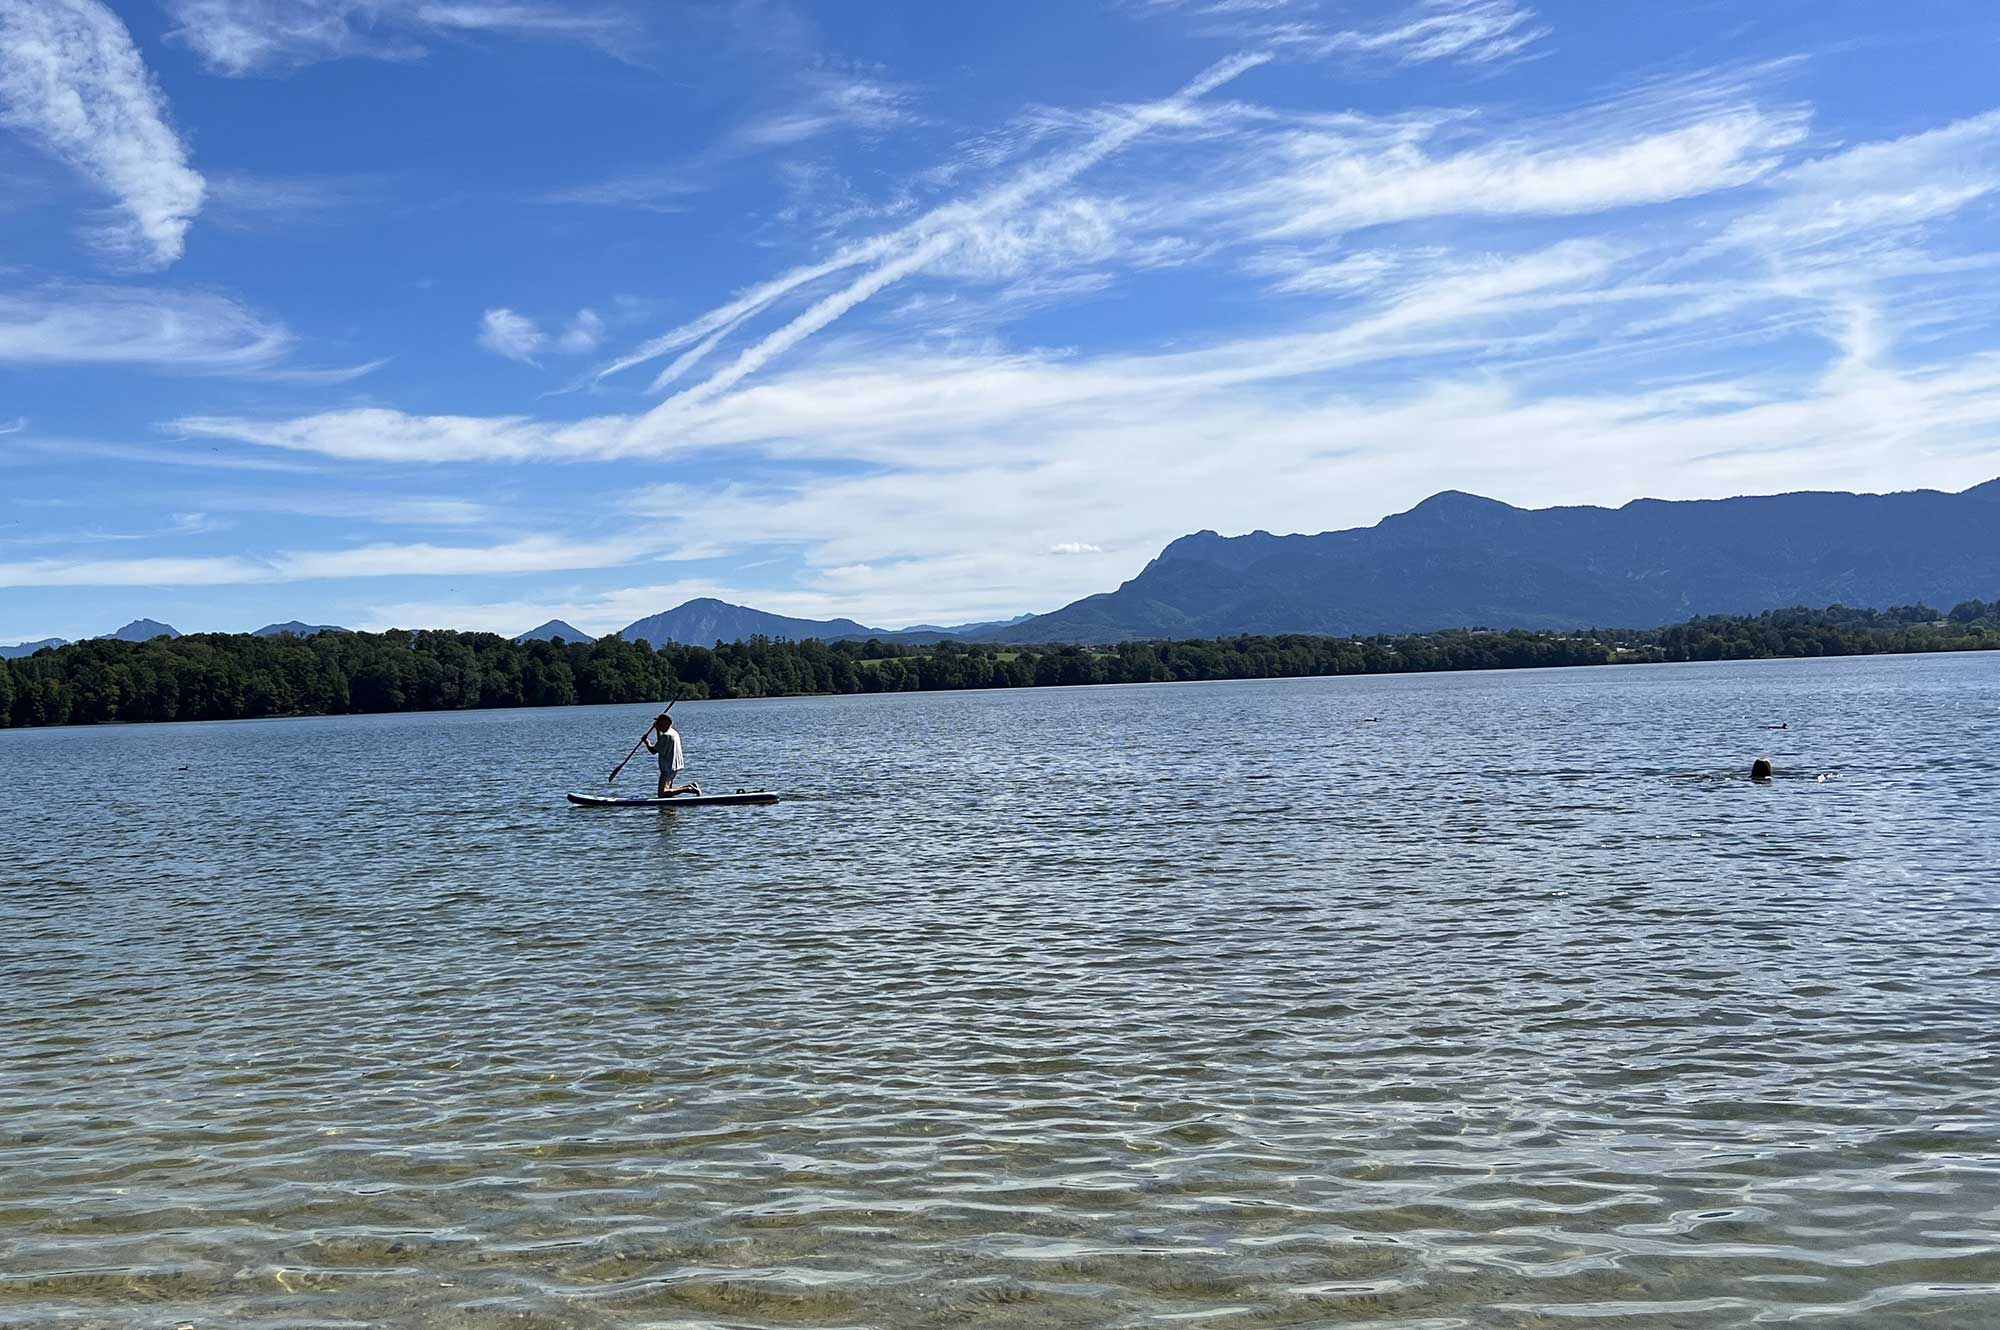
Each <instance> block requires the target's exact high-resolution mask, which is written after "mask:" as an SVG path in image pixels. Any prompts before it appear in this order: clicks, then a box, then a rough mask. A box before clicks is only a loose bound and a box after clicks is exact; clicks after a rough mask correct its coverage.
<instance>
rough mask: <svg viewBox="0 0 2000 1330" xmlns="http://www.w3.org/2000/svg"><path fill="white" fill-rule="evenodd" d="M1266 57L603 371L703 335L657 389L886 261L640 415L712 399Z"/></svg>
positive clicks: (765, 288)
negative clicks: (840, 277)
mask: <svg viewBox="0 0 2000 1330" xmlns="http://www.w3.org/2000/svg"><path fill="white" fill-rule="evenodd" d="M1270 58H1271V57H1270V55H1269V54H1268V53H1265V52H1261V51H1255V52H1245V53H1242V54H1239V55H1235V56H1231V57H1230V58H1229V59H1227V60H1223V61H1220V62H1218V63H1216V64H1214V65H1211V66H1209V68H1207V69H1206V70H1204V71H1202V73H1201V74H1200V75H1199V76H1197V77H1196V78H1195V79H1194V80H1193V81H1192V82H1190V83H1188V84H1186V85H1185V86H1183V87H1182V88H1181V89H1180V90H1179V91H1177V92H1175V93H1174V94H1173V96H1171V97H1169V98H1167V99H1166V100H1165V101H1160V102H1153V103H1149V104H1147V105H1144V106H1140V107H1138V108H1135V109H1134V110H1133V111H1132V112H1131V113H1130V114H1127V115H1125V116H1124V117H1122V118H1121V119H1120V120H1119V121H1118V122H1117V123H1116V124H1113V125H1111V126H1110V127H1108V128H1106V129H1104V130H1102V131H1100V132H1099V133H1098V134H1097V135H1096V137H1094V138H1092V139H1090V140H1089V141H1088V142H1086V143H1084V144H1083V145H1082V146H1081V147H1078V148H1076V149H1073V150H1072V151H1069V152H1066V153H1062V154H1059V155H1058V156H1057V157H1055V158H1054V160H1052V161H1049V162H1047V163H1044V164H1043V165H1041V166H1037V167H1034V168H1032V169H1030V170H1027V171H1023V172H1022V173H1021V174H1019V175H1018V176H1016V177H1015V178H1014V179H1012V180H1010V181H1008V182H1007V183H1006V184H1004V185H1002V186H1000V187H999V188H997V189H994V190H992V191H990V192H988V193H986V194H984V195H981V196H979V197H978V198H976V199H973V200H971V201H970V202H961V203H951V204H946V205H944V206H942V207H939V208H935V209H933V210H932V211H930V212H928V213H926V214H925V215H924V216H922V217H920V218H918V219H917V220H916V221H914V222H911V223H910V224H909V225H907V226H904V227H900V228H898V229H897V230H895V231H892V232H889V233H888V234H886V235H883V236H878V237H875V238H874V239H871V240H866V241H862V242H859V243H858V244H855V245H852V246H849V247H847V248H846V249H844V250H842V251H841V252H839V253H837V254H835V255H834V256H833V257H832V258H830V259H827V260H825V261H824V262H821V263H817V264H811V265H808V266H805V267H800V268H794V269H793V270H792V271H791V272H789V273H786V274H785V275H784V276H782V277H779V278H776V279H774V280H772V281H769V282H766V283H764V284H763V285H761V286H758V287H755V288H753V289H752V290H750V291H748V292H746V293H745V294H744V295H742V296H740V297H739V298H737V299H736V300H734V301H731V302H730V303H729V304H727V305H724V306H722V307H720V308H718V309H716V310H714V311H711V312H710V313H709V314H707V315H704V316H703V317H702V318H700V319H697V320H695V321H694V322H693V323H689V324H686V325H684V326H683V327H681V328H677V329H675V330H674V331H673V332H671V333H668V334H666V335H665V336H664V337H661V338H658V339H655V341H653V342H650V343H648V344H647V345H646V346H645V347H641V348H639V350H638V351H636V352H634V353H633V354H632V355H630V356H627V357H626V358H625V359H624V360H622V361H619V362H617V363H616V364H614V365H613V366H611V367H609V368H607V369H606V370H604V371H603V373H607V374H608V373H613V372H615V371H616V370H617V369H620V368H624V367H625V366H627V365H631V364H637V363H639V361H640V360H643V359H650V358H652V356H656V355H659V354H662V353H664V352H665V351H667V350H672V349H674V348H675V347H679V346H685V345H686V344H687V343H688V342H690V341H693V340H695V339H696V338H706V339H707V340H706V341H704V342H703V343H702V344H701V345H700V346H698V347H696V348H695V350H694V351H692V352H689V353H688V354H686V355H683V356H682V357H681V358H680V359H679V360H677V361H676V362H675V363H674V364H673V365H671V366H669V367H668V368H667V370H666V371H665V372H664V373H662V374H661V375H660V377H659V378H658V379H657V380H655V385H656V386H663V385H664V384H666V383H671V382H673V381H674V380H675V379H677V378H679V377H680V375H681V374H682V373H685V372H686V370H687V369H688V368H689V367H691V366H692V365H693V364H694V363H695V362H696V361H698V360H700V359H701V358H702V356H704V355H705V354H707V352H708V351H709V350H710V349H712V348H713V346H714V345H715V343H716V342H718V341H719V340H720V339H721V337H722V336H724V335H726V334H727V332H728V331H729V330H730V329H731V328H733V327H734V326H735V325H736V324H738V323H741V322H742V321H743V320H744V319H746V318H748V317H750V316H751V315H752V314H754V313H756V312H757V311H758V310H761V309H763V308H764V307H765V306H767V305H769V304H770V303H771V302H772V301H774V300H776V299H778V298H779V297H781V296H783V295H784V294H786V293H787V292H789V291H792V290H795V289H797V288H798V287H799V286H801V285H804V284H805V283H807V282H810V281H816V280H818V279H819V278H822V277H826V276H829V275H831V274H833V273H835V272H840V271H843V270H845V269H847V268H852V267H855V266H857V265H858V264H862V263H871V262H876V261H877V260H878V259H881V260H882V261H880V262H876V266H875V267H873V268H870V269H869V270H868V271H867V272H865V273H863V274H862V275H861V276H859V277H857V278H855V279H854V280H853V281H851V282H849V283H848V284H847V285H846V286H845V287H843V288H842V289H840V290H839V291H836V292H833V293H832V294H830V295H828V296H825V297H823V298H822V299H820V300H819V301H817V302H816V303H814V304H813V305H812V306H811V307H810V308H808V309H807V310H806V311H805V312H804V313H802V314H800V315H798V316H797V317H796V318H794V319H792V320H791V322H789V323H787V324H785V326H784V327H782V328H779V329H778V330H777V331H776V332H773V333H771V334H769V335H767V336H766V337H765V338H764V339H763V340H761V341H759V342H757V343H756V344H755V345H753V346H751V347H749V348H747V349H746V350H744V351H743V352H742V354H740V355H739V356H737V358H736V359H735V361H734V362H732V363H731V364H730V365H729V366H728V367H727V368H726V369H723V370H720V371H718V372H717V373H716V374H714V375H712V376H710V377H709V378H708V379H706V380H704V381H702V382H701V383H699V384H696V385H695V386H694V387H692V388H689V389H686V390H685V391H683V392H680V393H677V394H675V395H674V396H673V397H670V398H668V399H667V400H666V401H665V402H662V403H661V404H660V405H659V406H657V407H655V408H654V409H653V410H652V411H651V412H649V413H647V415H646V416H645V417H644V419H645V420H646V421H647V422H658V421H660V420H661V419H663V418H664V417H665V416H666V415H667V414H668V413H669V411H670V410H675V409H683V408H686V407H689V406H697V405H700V404H702V403H704V402H707V401H710V400H712V399H713V398H715V397H717V396H718V395H720V394H721V393H723V392H726V391H728V390H729V389H730V388H732V387H734V386H735V385H736V384H737V383H739V382H741V381H742V379H743V378H744V377H745V376H746V375H749V374H754V373H755V372H756V371H757V370H759V369H761V368H763V367H764V366H765V365H766V364H768V363H770V361H771V360H772V359H774V358H775V357H777V356H779V355H782V354H783V353H784V352H786V351H789V350H791V349H792V348H793V347H795V346H797V345H798V344H799V343H800V342H803V341H804V340H805V339H806V338H808V337H810V336H812V335H813V334H814V333H816V332H818V331H820V330H821V329H822V328H825V327H826V326H827V325H828V324H830V323H832V322H833V321H834V320H836V319H838V318H839V317H840V316H841V315H843V314H845V313H847V312H848V311H849V310H851V309H853V308H854V307H855V306H856V305H859V304H861V303H862V302H864V301H866V300H868V299H869V298H870V297H872V296H874V295H876V294H877V293H878V292H880V291H882V290H883V289H884V288H886V287H888V286H891V285H893V284H895V283H896V282H899V281H901V280H902V279H903V278H905V277H908V276H911V275H912V274H915V273H917V272H920V271H922V270H923V269H924V268H926V267H928V266H929V265H930V264H932V263H934V262H936V261H937V260H938V259H940V258H942V257H944V256H945V255H946V254H948V253H950V252H951V251H952V250H953V249H954V248H956V247H957V246H958V245H959V244H961V243H962V242H963V241H964V240H965V238H966V237H967V236H968V235H969V234H970V233H971V232H972V230H973V228H974V227H976V226H978V225H980V224H982V223H985V222H989V221H991V220H993V219H994V218H995V217H999V216H1004V215H1005V214H1007V213H1010V212H1013V211H1014V210H1016V209H1018V208H1020V207H1021V206H1022V205H1024V204H1026V203H1027V202H1029V201H1030V200H1032V199H1034V198H1035V197H1036V196H1037V195H1040V194H1045V193H1047V192H1048V191H1050V190H1053V189H1059V188H1061V187H1062V186H1063V185H1066V184H1068V183H1069V182H1070V181H1072V180H1074V179H1076V178H1077V177H1078V176H1080V175H1082V174H1083V173H1084V172H1085V171H1088V170H1089V169H1090V168H1091V167H1093V166H1096V165H1097V164H1098V163H1099V162H1101V161H1103V160H1104V159H1105V158H1107V157H1109V156H1111V155H1112V154H1113V153H1115V152H1118V151H1119V150H1120V149H1122V148H1124V147H1126V146H1127V145H1129V144H1130V143H1132V142H1133V141H1134V140H1135V139H1137V138H1139V137H1140V136H1141V135H1143V134H1145V133H1146V132H1147V131H1148V130H1151V129H1153V128H1154V127H1156V126H1158V125H1160V124H1163V123H1165V122H1167V121H1168V120H1171V119H1172V118H1174V117H1175V116H1178V115H1179V114H1180V113H1181V112H1182V111H1184V110H1185V109H1186V108H1187V106H1188V105H1189V104H1190V103H1192V102H1195V101H1197V100H1199V99H1200V98H1202V97H1205V96H1207V95H1208V94H1209V93H1211V92H1214V91H1215V90H1216V89H1217V88H1220V87H1221V86H1223V85H1224V84H1226V83H1228V82H1229V81H1230V80H1232V79H1235V78H1237V77H1239V76H1240V75H1242V74H1244V73H1245V72H1247V71H1249V70H1252V69H1255V68H1256V67H1257V66H1258V65H1261V64H1263V63H1265V62H1266V61H1267V60H1269V59H1270ZM884 256H887V257H884ZM649 349H651V354H650V355H648V354H647V352H648V351H649Z"/></svg>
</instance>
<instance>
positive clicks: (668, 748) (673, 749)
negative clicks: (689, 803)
mask: <svg viewBox="0 0 2000 1330" xmlns="http://www.w3.org/2000/svg"><path fill="white" fill-rule="evenodd" d="M656 738H657V742H656V741H655V740H656ZM645 742H646V751H647V752H649V753H658V754H659V755H660V795H659V797H660V798H662V799H666V798H671V797H672V796H673V795H676V794H700V793H701V786H699V785H697V784H695V783H694V782H693V781H689V782H688V783H687V784H685V785H681V784H678V783H677V782H678V781H679V780H680V775H681V772H683V771H685V770H687V763H686V761H685V760H683V759H684V756H685V750H684V749H683V748H682V747H681V732H680V731H679V730H677V729H675V728H674V718H673V717H672V716H670V715H668V714H667V713H666V712H664V711H662V712H661V713H660V718H659V719H658V720H656V721H654V722H653V732H652V733H651V734H648V735H647V736H646V741H645Z"/></svg>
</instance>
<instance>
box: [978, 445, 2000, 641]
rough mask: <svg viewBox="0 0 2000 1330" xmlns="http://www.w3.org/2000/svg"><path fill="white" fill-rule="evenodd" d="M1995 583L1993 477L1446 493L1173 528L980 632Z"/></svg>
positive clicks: (1550, 622)
mask: <svg viewBox="0 0 2000 1330" xmlns="http://www.w3.org/2000/svg"><path fill="white" fill-rule="evenodd" d="M1996 586H2000V480H1994V481H1989V482H1987V483H1986V484H1984V485H1978V486H1974V487H1973V488H1972V489H1969V490H1966V491H1964V492H1963V493H1959V494H1944V493H1940V492H1939V491H1936V490H1913V491H1910V492H1908V493H1903V494H1843V493H1800V494H1769V495H1756V496H1746V497H1742V498H1734V499H1709V500H1699V501H1669V500H1663V499H1635V500H1634V501H1632V502H1631V503H1628V504H1626V505H1624V506H1623V507H1621V508H1591V507H1574V508H1539V509H1528V508H1515V507H1513V506H1511V505H1509V504H1505V503H1500V502H1498V501H1497V500H1494V499H1485V498H1481V497H1479V496H1478V495H1475V494H1464V493H1460V492H1458V491H1455V490H1447V491H1446V492H1444V493H1442V494H1436V495H1433V496H1431V497H1430V498H1428V499H1426V500H1424V501H1423V502H1422V503H1420V504H1418V505H1417V506H1416V507H1414V508H1412V509H1410V511H1408V512H1406V513H1397V514H1395V515H1394V516H1391V517H1385V518H1383V519H1382V520H1381V521H1380V522H1378V523H1377V524H1376V525H1374V526H1372V527H1362V528H1358V529H1355V530H1349V531H1327V532H1322V533H1321V534H1319V535H1310V536H1307V535H1297V536H1275V535H1271V534H1270V533H1268V532H1263V531H1255V532H1252V533H1250V534H1249V535H1247V536H1219V535H1217V534H1216V533H1215V532H1213V531H1203V532H1200V533H1198V534H1196V535H1192V536H1183V537H1181V538H1180V539H1179V540H1176V541H1174V542H1173V543H1172V544H1170V545H1168V546H1167V547H1166V548H1165V549H1164V550H1162V551H1161V552H1160V555H1159V557H1158V558H1156V559H1154V560H1153V561H1152V562H1151V563H1149V564H1147V565H1146V567H1145V568H1144V569H1143V570H1142V571H1141V572H1140V573H1139V575H1138V576H1137V577H1134V578H1133V579H1132V580H1131V581H1129V582H1127V583H1125V584H1124V585H1123V586H1121V587H1119V588H1118V589H1117V590H1116V591H1110V592H1105V593H1103V594H1101V595H1095V596H1088V597H1086V598H1084V599H1083V600H1079V601H1075V602H1073V603H1072V604H1069V605H1067V606H1064V607H1063V608H1062V609H1059V610H1056V611H1054V612H1053V613H1050V614H1044V615H1040V616H1038V617H1036V618H1033V619H1029V620H1027V621H1026V622H1024V623H1018V624H1013V625H1009V626H1006V627H1003V628H996V629H990V630H986V631H983V632H981V633H979V634H978V635H977V636H978V637H979V638H980V639H981V640H984V641H996V642H999V641H1005V642H1119V641H1125V640H1128V639H1130V640H1147V639H1155V638H1180V637H1217V636H1225V635H1228V634H1233V633H1400V632H1418V631H1424V630H1428V629H1436V628H1444V627H1451V626H1456V625H1461V624H1487V625H1490V626H1492V627H1496V628H1550V629H1562V628H1567V627H1570V626H1573V625H1575V624H1580V623H1638V624H1646V623H1671V622H1674V621H1675V620H1680V619H1686V618H1689V617H1692V616H1694V615H1697V614H1757V613H1761V612H1762V611H1764V610H1769V609H1778V608H1781V607H1783V606H1787V605H1829V604H1833V603H1835V602H1838V603H1841V604H1845V605H1868V606H1875V607H1878V608H1879V607H1881V606H1885V605H1910V604H1916V603H1919V602H1924V603H1929V604H1933V605H1951V604H1955V603H1957V602H1959V601H1961V600H1965V599H1967V598H1968V597H1977V596H1986V595H1990V594H1992V591H1993V588H1994V587H1996Z"/></svg>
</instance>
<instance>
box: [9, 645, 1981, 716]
mask: <svg viewBox="0 0 2000 1330" xmlns="http://www.w3.org/2000/svg"><path fill="white" fill-rule="evenodd" d="M1204 640H1205V639H1204ZM1335 640H1341V641H1346V640H1350V639H1335ZM1995 651H2000V639H1995V640H1994V641H1992V643H1991V644H1990V645H1985V646H1974V647H1948V648H1932V649H1927V650H1907V651H1856V652H1842V653H1839V654H1835V655H1816V656H1815V655H1783V656H1743V657H1722V658H1718V659H1709V660H1606V661H1589V662H1573V663H1565V664H1554V665H1544V664H1522V665H1483V666H1463V667H1457V668H1450V669H1401V670H1349V671H1336V672H1328V673H1315V674H1257V675H1241V676H1224V677H1218V678H1211V679H1116V680H1109V679H1108V680H1103V681H1099V682H1093V683H1072V684H1063V683H1055V684H1024V685H1012V686H1009V685H986V686H983V687H966V688H898V689H863V690H856V691H841V692H792V693H766V694H763V695H760V696H756V697H683V698H678V699H676V701H675V705H677V706H688V705H698V704H701V703H716V704H728V703H755V702H792V701H798V700H800V699H811V698H829V699H830V698H887V697H907V696H919V695H935V694H941V693H1014V694H1022V693H1039V692H1074V691H1082V690H1095V689H1100V688H1164V687H1173V688H1179V687H1193V686H1201V685H1209V684H1241V683H1293V682H1303V681H1306V680H1313V679H1383V678H1409V677H1413V676H1424V677H1437V676H1451V675H1461V676H1463V675H1478V674H1536V673H1557V672H1564V673H1567V672H1569V671H1578V670H1593V671H1594V670H1602V669H1614V670H1620V671H1623V670H1637V669H1645V668H1649V667H1662V668H1671V667H1680V668H1685V667H1688V666H1703V665H1760V664H1778V663H1783V662H1791V661H1801V660H1819V661H1836V660H1856V661H1861V660H1892V659H1907V658H1928V657H1939V656H1976V655H1984V654H1987V653H1990V652H1995ZM659 705H660V703H659V702H658V701H657V700H652V699H638V700H630V701H616V702H569V703H519V704H514V705H506V706H472V707H424V708H407V707H406V708H401V709H397V710H383V711H292V712H284V713H272V714H268V715H262V716H214V717H198V718H193V719H173V720H99V721H63V722H60V723H57V724H42V725H13V726H0V735H6V734H9V733H14V732H22V733H25V732H29V731H45V730H105V729H142V728H150V727H154V726H165V725H231V724H238V725H241V724H262V723H265V722H268V721H299V720H345V719H354V720H362V719H368V718H376V717H387V716H438V715H474V714H482V713H493V712H514V711H587V710H594V709H613V708H633V707H656V706H659Z"/></svg>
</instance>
